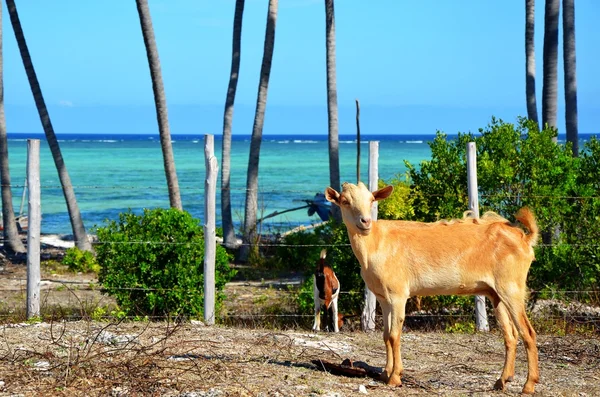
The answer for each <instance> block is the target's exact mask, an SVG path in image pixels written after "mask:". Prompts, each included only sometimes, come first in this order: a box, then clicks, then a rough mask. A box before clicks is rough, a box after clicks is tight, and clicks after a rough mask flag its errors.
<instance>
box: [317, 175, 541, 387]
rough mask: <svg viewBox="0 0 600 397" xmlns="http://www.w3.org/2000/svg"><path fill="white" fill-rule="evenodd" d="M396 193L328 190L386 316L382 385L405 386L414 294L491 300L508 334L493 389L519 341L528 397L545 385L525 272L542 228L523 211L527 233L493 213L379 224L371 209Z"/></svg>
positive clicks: (506, 377)
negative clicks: (404, 338)
mask: <svg viewBox="0 0 600 397" xmlns="http://www.w3.org/2000/svg"><path fill="white" fill-rule="evenodd" d="M392 190H393V187H392V186H387V187H384V188H382V189H379V190H377V191H376V192H373V193H371V192H370V191H369V190H368V189H367V187H366V186H365V185H364V184H362V183H359V184H358V185H353V184H349V183H345V184H344V185H343V187H342V191H341V193H338V192H337V191H336V190H334V189H332V188H331V187H329V188H327V189H326V191H325V195H326V197H327V200H329V201H330V202H332V203H333V204H336V205H338V206H340V207H341V211H342V218H343V221H344V224H345V225H346V228H347V230H348V236H349V237H350V243H351V245H352V251H353V252H354V254H355V255H356V258H357V259H358V261H359V262H360V265H361V276H362V278H363V279H364V281H365V283H366V284H367V286H368V287H369V289H370V290H371V291H372V292H373V293H374V294H375V296H376V297H377V300H378V302H379V303H380V305H381V309H382V312H383V321H384V330H383V339H384V342H385V346H386V365H385V369H384V372H383V373H382V379H383V380H384V381H386V382H387V383H388V384H390V385H401V384H402V380H401V376H402V371H403V367H402V359H401V357H400V337H401V333H402V325H403V322H404V316H405V306H406V300H407V299H408V298H409V297H411V296H414V295H421V296H427V295H475V294H477V295H485V296H487V297H488V298H489V299H490V300H491V301H492V303H493V306H494V313H495V315H496V318H497V320H498V324H499V325H500V327H501V328H502V332H503V334H504V344H505V352H506V357H505V362H504V369H503V371H502V375H501V376H500V378H499V379H498V381H497V382H496V384H495V385H494V388H496V389H502V390H503V389H504V387H505V384H506V382H510V381H511V380H512V378H513V375H514V372H515V357H516V349H517V341H518V339H517V338H518V335H519V334H520V335H521V337H522V339H523V343H524V345H525V349H526V350H527V364H528V376H527V382H526V383H525V386H524V387H523V393H533V392H534V389H535V384H536V383H537V382H538V381H539V371H538V351H537V346H536V333H535V331H534V329H533V327H532V326H531V323H530V322H529V319H528V318H527V315H526V313H525V300H526V298H527V286H526V281H527V273H528V271H529V266H530V265H531V262H532V261H533V260H534V252H533V246H534V245H535V244H536V241H537V238H538V227H537V225H536V222H535V218H534V216H533V213H532V212H531V211H530V210H529V209H527V208H522V209H521V210H520V211H519V212H518V213H517V214H516V216H515V217H516V219H517V220H518V221H519V222H521V223H522V224H523V225H524V226H525V228H526V229H528V230H529V233H525V231H523V230H522V229H521V228H519V227H516V226H515V225H512V224H511V223H509V222H508V221H507V220H506V219H504V218H502V217H501V216H499V215H497V214H494V213H486V214H484V215H483V216H482V217H481V218H480V219H474V218H468V217H465V218H463V219H462V220H454V221H449V222H448V221H441V222H435V223H422V222H406V221H389V220H388V221H386V220H379V221H374V220H372V219H371V206H372V205H373V203H374V202H375V201H378V200H382V199H385V198H387V197H389V196H390V194H391V193H392Z"/></svg>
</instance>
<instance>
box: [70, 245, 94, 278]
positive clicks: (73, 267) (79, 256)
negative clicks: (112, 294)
mask: <svg viewBox="0 0 600 397" xmlns="http://www.w3.org/2000/svg"><path fill="white" fill-rule="evenodd" d="M62 263H63V265H66V266H67V267H68V268H69V270H70V271H72V272H81V273H90V272H94V273H98V272H99V271H100V265H98V262H97V261H96V257H95V256H94V254H93V253H92V252H90V251H82V250H80V249H79V248H77V247H71V248H69V249H67V251H66V252H65V256H64V258H63V260H62Z"/></svg>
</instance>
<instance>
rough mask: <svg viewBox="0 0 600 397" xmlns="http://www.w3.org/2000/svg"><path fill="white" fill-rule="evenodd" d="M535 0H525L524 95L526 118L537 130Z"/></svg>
mask: <svg viewBox="0 0 600 397" xmlns="http://www.w3.org/2000/svg"><path fill="white" fill-rule="evenodd" d="M534 33H535V0H525V95H526V97H527V117H528V118H529V119H530V120H532V121H535V123H536V124H537V125H538V128H539V124H540V123H539V121H538V112H537V100H536V97H535V43H534Z"/></svg>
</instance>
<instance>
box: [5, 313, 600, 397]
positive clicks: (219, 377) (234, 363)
mask: <svg viewBox="0 0 600 397" xmlns="http://www.w3.org/2000/svg"><path fill="white" fill-rule="evenodd" d="M402 340H403V345H402V351H403V359H404V365H405V373H404V376H403V382H404V385H403V386H402V387H400V388H396V387H389V386H387V385H384V384H383V383H381V382H379V381H377V380H374V379H371V378H368V377H359V378H355V377H347V376H336V375H332V374H329V373H327V372H324V371H322V370H320V369H319V365H318V364H314V362H317V363H318V360H326V361H330V362H335V363H341V362H342V360H344V359H346V358H348V359H350V360H352V361H354V362H358V361H361V362H364V363H366V364H368V365H370V366H373V367H375V368H376V369H379V370H380V367H381V366H382V365H383V363H384V360H385V353H384V350H383V343H382V340H381V333H380V332H374V333H369V334H365V333H362V332H350V333H339V334H331V333H319V334H314V333H312V332H305V331H277V332H275V331H270V330H261V329H242V328H229V327H221V326H213V327H207V326H203V325H201V324H190V323H186V324H180V325H175V324H166V323H139V322H138V323H127V324H126V323H121V324H115V323H97V322H83V321H80V322H67V323H56V324H48V323H42V324H35V325H24V324H21V325H5V326H3V327H1V328H0V385H1V386H0V395H12V394H15V393H19V394H21V395H26V396H29V395H31V396H34V395H36V396H38V395H91V396H99V395H113V396H123V395H136V396H137V395H156V396H158V395H161V396H189V397H191V396H230V395H231V396H238V395H240V396H246V395H247V396H349V395H360V394H370V395H374V396H392V395H430V394H432V395H444V396H464V395H475V396H488V395H490V396H491V395H494V396H496V395H501V394H506V395H516V394H519V393H520V390H521V387H522V386H523V384H524V382H525V377H526V362H525V353H524V351H523V349H522V346H521V345H520V346H519V350H518V357H517V370H516V371H517V373H516V376H515V380H514V382H512V383H510V384H509V387H508V389H507V391H506V392H505V393H501V392H494V391H492V387H493V385H494V382H495V380H496V379H497V377H498V375H499V373H500V371H501V368H502V364H503V350H504V348H503V343H502V340H501V338H500V336H499V335H498V334H496V333H490V334H475V335H465V334H445V333H435V332H432V333H418V332H409V333H405V334H404V335H403V338H402ZM538 346H539V350H540V371H541V380H540V383H539V385H538V387H537V391H538V393H537V394H538V395H543V396H598V395H600V341H599V340H598V339H594V338H584V337H581V336H578V337H571V336H567V337H551V336H543V335H542V336H540V338H539V339H538Z"/></svg>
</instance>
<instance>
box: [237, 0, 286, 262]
mask: <svg viewBox="0 0 600 397" xmlns="http://www.w3.org/2000/svg"><path fill="white" fill-rule="evenodd" d="M277 5H278V0H269V11H268V15H267V28H266V32H265V45H264V51H263V59H262V66H261V69H260V82H259V85H258V95H257V98H256V112H255V114H254V126H253V127H252V139H251V141H250V156H249V158H248V176H247V180H246V208H245V214H244V238H243V241H244V244H243V245H242V247H241V249H240V254H239V255H240V260H243V261H246V260H248V255H249V253H250V248H251V247H250V246H251V245H252V246H254V244H256V238H257V233H256V225H257V222H256V218H257V213H258V161H259V158H260V144H261V142H262V130H263V125H264V122H265V110H266V107H267V92H268V88H269V77H270V75H271V61H272V60H273V49H274V46H275V24H276V22H277Z"/></svg>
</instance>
